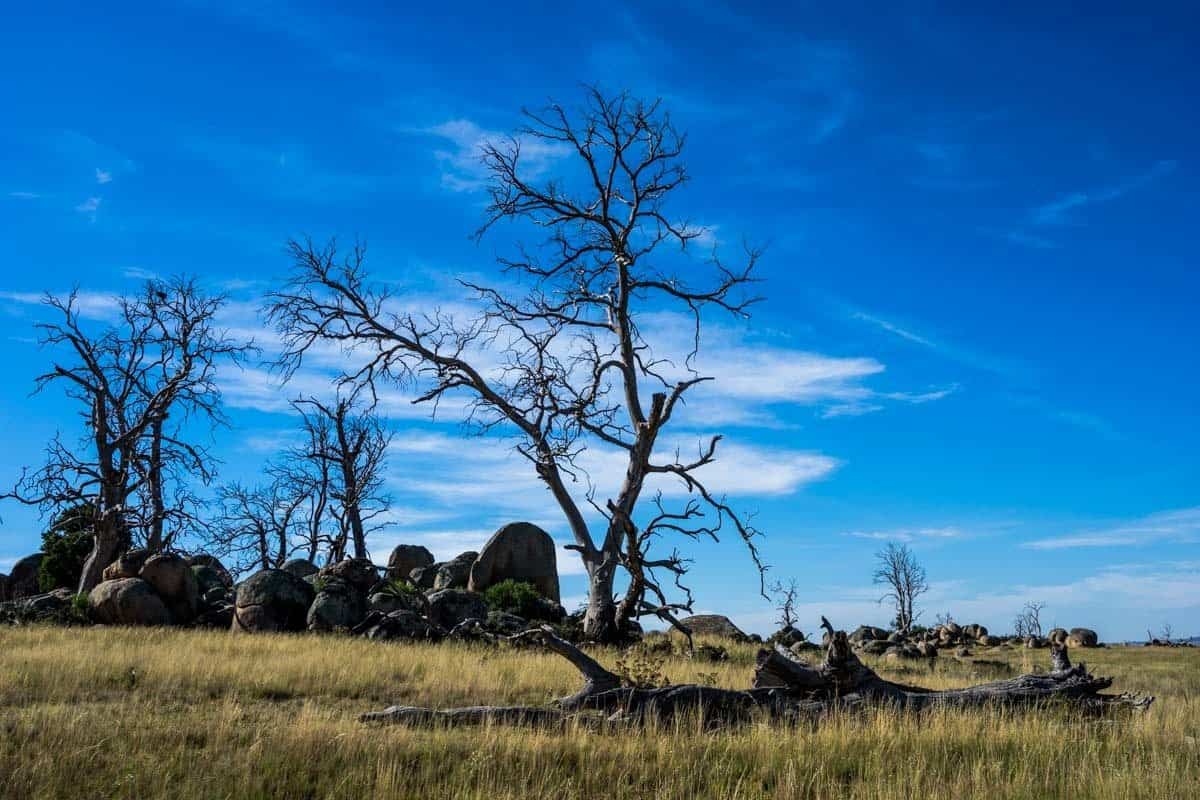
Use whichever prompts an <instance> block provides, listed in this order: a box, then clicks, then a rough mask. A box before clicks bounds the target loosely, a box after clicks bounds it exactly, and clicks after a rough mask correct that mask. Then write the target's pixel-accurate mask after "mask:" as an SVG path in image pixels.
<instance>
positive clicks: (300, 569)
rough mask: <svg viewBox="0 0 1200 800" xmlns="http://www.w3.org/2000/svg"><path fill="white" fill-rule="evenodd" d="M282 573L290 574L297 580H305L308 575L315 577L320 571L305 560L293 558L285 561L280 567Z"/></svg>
mask: <svg viewBox="0 0 1200 800" xmlns="http://www.w3.org/2000/svg"><path fill="white" fill-rule="evenodd" d="M280 569H281V570H283V571H284V572H288V573H291V574H292V575H295V576H296V577H297V578H307V577H308V576H309V575H316V574H317V573H318V572H320V570H318V569H317V565H316V564H314V563H312V562H311V561H309V560H308V559H307V558H293V559H289V560H288V561H285V562H284V563H283V566H281V567H280Z"/></svg>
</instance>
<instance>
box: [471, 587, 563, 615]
mask: <svg viewBox="0 0 1200 800" xmlns="http://www.w3.org/2000/svg"><path fill="white" fill-rule="evenodd" d="M483 600H484V602H486V603H487V605H488V608H490V609H491V610H492V611H506V612H508V613H509V614H516V615H517V616H518V617H521V618H522V619H546V618H547V612H548V610H549V609H548V605H549V604H548V603H547V602H546V599H545V598H544V597H542V596H541V594H539V593H538V590H537V589H535V588H534V587H533V585H532V584H529V583H526V582H525V581H518V580H513V579H512V578H509V579H508V580H504V581H500V582H499V583H497V584H495V585H494V586H489V587H488V588H487V589H485V590H484V592H483Z"/></svg>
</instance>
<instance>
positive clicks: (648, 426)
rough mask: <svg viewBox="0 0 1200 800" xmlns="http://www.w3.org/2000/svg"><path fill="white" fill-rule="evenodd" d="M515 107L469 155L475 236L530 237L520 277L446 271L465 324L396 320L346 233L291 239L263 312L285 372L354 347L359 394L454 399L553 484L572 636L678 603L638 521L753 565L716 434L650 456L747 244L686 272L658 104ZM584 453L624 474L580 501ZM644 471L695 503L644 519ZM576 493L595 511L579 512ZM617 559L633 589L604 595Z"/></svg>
mask: <svg viewBox="0 0 1200 800" xmlns="http://www.w3.org/2000/svg"><path fill="white" fill-rule="evenodd" d="M526 118H527V121H528V124H527V125H526V126H525V127H524V128H522V129H521V130H520V131H519V132H518V134H517V136H516V137H514V138H511V139H509V140H508V141H506V142H496V143H490V144H487V145H485V146H484V147H483V149H482V160H483V164H484V165H485V167H486V168H487V170H488V172H489V174H490V178H491V182H490V203H489V205H488V208H487V212H486V219H485V222H484V224H483V226H482V227H481V229H480V230H479V232H478V233H479V235H480V236H483V235H484V234H485V233H487V232H488V231H489V230H491V229H492V228H494V227H495V226H497V225H499V224H500V223H502V222H514V223H518V224H519V225H521V226H524V227H526V228H528V227H530V226H532V227H533V229H535V230H541V231H543V232H544V233H545V234H546V239H545V240H544V241H542V242H539V243H535V244H529V245H527V246H522V247H519V248H518V250H517V252H516V254H515V255H514V256H512V257H510V258H503V259H501V265H502V266H503V267H504V269H505V270H506V271H507V272H508V274H509V275H510V276H511V277H512V278H513V279H514V280H517V281H519V282H523V283H524V284H525V286H526V289H523V290H520V291H509V290H506V289H505V290H502V289H497V288H493V287H491V286H487V285H482V284H477V283H466V284H464V285H465V286H466V287H467V288H468V289H469V290H471V291H473V292H474V293H475V294H476V296H477V298H478V299H479V301H480V304H481V308H482V310H481V312H480V314H479V316H477V317H476V318H474V319H472V320H469V321H462V320H454V319H452V318H450V317H449V316H447V315H445V314H442V313H438V312H430V313H427V314H418V313H413V312H410V311H406V310H405V309H404V308H403V307H402V306H401V305H399V304H398V303H397V299H396V298H394V297H392V296H391V295H390V294H389V291H388V288H387V286H386V285H376V284H373V283H372V282H371V281H370V280H369V277H368V275H367V273H366V271H365V268H364V257H365V250H364V248H363V247H362V246H361V245H359V246H355V247H354V248H353V249H352V250H350V252H349V253H348V254H339V253H338V252H337V251H336V249H335V247H334V245H333V244H332V243H330V244H329V245H326V246H315V245H313V244H312V243H311V242H307V241H305V242H297V241H294V242H292V243H291V244H290V251H291V256H292V259H293V262H294V272H293V274H292V276H291V279H290V280H289V281H288V283H287V284H286V285H285V286H284V287H283V288H282V289H280V290H279V291H278V292H276V293H274V294H273V295H272V297H271V299H270V303H269V306H268V309H269V316H270V319H271V320H272V321H273V322H274V324H275V325H276V327H277V329H278V331H279V333H280V334H281V336H282V340H283V342H284V351H283V353H282V357H281V363H282V364H283V365H284V367H285V370H286V371H287V372H291V371H294V370H295V369H297V368H298V367H299V366H300V364H301V362H302V361H303V359H304V356H305V354H306V353H307V352H308V351H309V350H310V348H313V347H319V346H327V345H329V344H338V345H341V346H343V347H344V348H345V350H346V352H347V354H348V357H349V358H353V359H355V360H356V367H355V368H354V369H352V370H350V371H348V373H347V374H346V375H345V376H344V381H345V382H346V383H348V384H350V385H353V386H355V387H365V388H367V389H369V390H370V391H372V392H374V391H376V390H377V389H378V388H379V386H380V384H381V383H383V384H388V383H401V384H408V385H416V386H419V387H420V388H419V396H418V402H429V403H431V404H433V405H434V406H435V407H436V404H437V402H438V401H440V400H443V399H448V398H450V397H452V396H458V397H463V398H465V399H466V400H467V403H468V410H467V412H466V414H465V421H466V422H467V423H468V425H469V426H471V427H472V428H473V430H474V431H475V432H476V433H479V434H492V433H495V434H502V435H505V436H509V437H511V438H512V439H513V441H514V442H515V450H516V452H517V453H519V454H520V455H521V456H522V457H524V458H525V459H527V460H528V461H529V463H530V465H531V467H532V469H533V471H534V473H535V474H536V476H537V478H538V479H539V480H541V481H542V482H543V483H544V484H545V485H546V487H547V488H548V489H549V491H550V493H551V495H552V496H553V497H554V499H555V501H556V503H557V504H558V506H559V508H560V509H561V511H562V513H563V516H564V518H565V520H566V523H567V525H568V527H569V529H570V532H571V535H572V538H573V539H574V542H573V544H571V545H570V548H571V549H573V550H575V551H576V552H578V553H579V555H580V557H581V559H582V560H583V565H584V567H585V569H586V571H587V574H588V607H587V614H586V619H585V624H584V627H585V630H586V633H587V635H588V636H589V637H590V638H593V639H596V640H606V641H607V640H613V639H616V638H619V636H620V635H621V632H622V629H623V627H624V623H625V622H627V621H628V620H629V619H631V618H633V617H636V616H640V615H643V614H651V613H661V614H662V615H664V616H669V615H670V613H671V609H672V608H679V607H688V606H690V603H689V602H688V601H687V600H686V599H685V600H684V601H683V602H682V603H680V602H678V601H669V600H668V599H667V594H668V590H669V589H670V588H671V587H670V586H669V585H664V584H663V583H660V581H659V579H658V578H657V577H656V573H657V572H661V573H663V574H664V575H665V576H667V578H668V579H674V580H678V578H679V577H680V576H682V575H683V574H684V572H685V571H686V560H685V559H683V558H680V557H678V556H677V555H673V556H671V557H667V558H654V557H653V556H652V555H650V554H649V553H647V552H646V550H645V548H644V545H648V544H649V542H650V541H651V540H652V539H653V538H654V536H651V537H646V536H645V532H646V531H647V529H648V528H650V527H651V526H652V525H654V524H655V523H654V520H657V523H658V524H657V527H656V528H655V529H654V532H655V534H656V535H657V534H658V533H662V534H668V533H669V534H671V535H673V536H674V537H676V538H678V537H684V538H692V539H696V538H701V537H709V538H714V539H715V538H717V536H718V535H719V534H720V533H721V532H722V531H724V530H727V529H733V530H734V531H735V533H736V535H737V536H738V537H739V538H740V539H741V540H742V541H743V542H745V543H746V545H747V546H748V547H749V550H750V554H751V557H752V558H753V559H754V561H755V563H756V565H757V564H758V555H757V551H756V549H755V540H756V537H757V535H758V531H757V530H755V529H754V527H753V526H752V525H751V524H750V523H749V522H748V521H747V520H746V519H745V518H744V517H741V516H739V515H738V514H737V513H735V511H734V510H733V508H732V507H731V506H730V505H729V504H728V503H727V502H726V500H725V498H723V497H722V496H721V495H720V494H718V493H716V492H714V491H712V490H711V489H710V487H709V486H708V484H707V483H706V482H704V481H703V480H702V479H701V477H700V472H701V471H702V470H703V468H704V467H705V466H707V465H709V464H711V463H713V461H714V460H715V459H716V457H717V448H718V444H719V443H720V440H721V437H720V436H712V437H711V438H708V439H705V440H703V441H700V442H697V447H696V451H695V452H694V453H693V454H692V455H690V456H688V455H683V454H681V453H680V452H678V451H676V452H674V453H673V454H670V453H667V454H664V453H662V452H660V450H661V449H662V448H663V447H664V443H663V442H662V437H663V433H664V431H666V430H668V429H669V426H670V423H671V421H672V419H673V418H674V417H675V415H676V412H677V411H678V409H679V407H680V406H681V405H682V404H683V402H684V399H685V397H686V396H689V392H691V391H692V390H693V389H695V388H696V387H697V386H700V385H702V384H703V383H705V382H706V381H708V380H711V378H710V377H709V376H706V375H704V374H701V373H700V372H699V371H697V369H696V367H695V358H696V356H697V355H698V353H699V348H700V333H701V314H702V312H704V311H706V310H715V311H717V312H725V313H728V314H731V315H733V316H734V317H735V318H738V319H742V318H746V317H747V316H748V309H749V307H750V305H751V304H752V303H753V302H754V300H755V299H756V298H755V297H754V296H753V295H751V294H750V293H749V292H748V289H749V287H750V284H751V282H752V280H753V269H754V266H755V263H756V262H757V260H758V257H759V253H758V251H756V250H754V249H751V248H747V252H746V254H745V258H744V260H742V261H741V263H739V264H737V265H736V266H734V265H731V264H727V263H725V262H723V261H722V260H720V259H719V258H718V256H717V254H716V252H715V251H714V252H713V253H712V255H711V256H710V257H709V258H708V259H707V261H706V262H705V265H704V267H701V265H699V264H697V263H696V262H695V261H694V260H691V259H689V258H688V255H689V253H690V251H691V250H692V249H693V247H694V245H695V244H697V241H696V240H697V239H698V238H700V237H701V236H702V235H703V234H704V231H703V230H702V229H700V228H697V227H695V226H692V225H689V224H687V223H686V222H684V221H682V218H681V217H680V216H678V212H676V211H674V210H672V209H671V208H670V207H669V203H668V201H669V199H670V198H671V196H672V195H673V194H674V193H675V191H676V190H677V189H678V188H679V187H681V186H683V185H684V184H685V182H686V181H687V178H688V176H687V172H686V170H685V167H684V164H683V162H682V155H683V150H684V136H683V135H682V134H680V133H679V132H678V131H677V130H676V129H675V127H674V126H673V125H672V123H671V120H670V117H669V115H668V114H667V113H666V112H665V111H663V110H662V109H661V108H660V105H659V103H658V102H651V103H646V102H641V101H637V100H634V99H632V98H630V97H629V96H627V95H625V94H618V95H615V96H606V95H604V94H602V93H601V92H600V91H598V90H591V91H590V92H589V93H588V95H587V101H586V104H585V107H584V108H583V109H582V110H581V111H580V112H578V113H575V112H571V111H568V110H567V109H565V108H563V107H562V106H559V105H552V106H550V107H549V108H547V109H545V110H543V111H540V112H526ZM522 140H525V141H531V140H532V141H537V142H539V143H540V144H543V145H549V146H551V147H554V148H556V149H559V150H561V151H562V152H564V153H565V154H566V155H567V158H568V159H569V163H568V164H567V168H566V169H564V170H563V174H564V175H566V176H567V177H563V178H562V179H548V180H540V179H537V180H535V179H534V178H533V177H531V176H530V175H529V174H528V173H527V171H526V170H525V168H524V167H525V161H524V160H523V159H522V153H521V144H520V143H521V141H522ZM670 245H674V247H670ZM669 310H674V311H676V312H681V319H680V320H679V322H682V323H684V324H687V325H690V326H691V330H692V332H693V334H694V335H693V337H692V343H691V346H690V347H688V348H685V352H674V353H668V352H665V351H663V350H662V348H656V347H655V346H654V342H652V341H651V339H652V338H653V336H652V334H653V331H652V330H651V327H650V324H649V318H648V317H647V314H650V313H661V312H664V311H669ZM491 364H497V365H498V366H496V367H495V368H492V367H491V366H490V365H491ZM589 448H611V449H612V450H615V451H616V452H618V453H619V454H620V455H621V457H622V459H623V461H624V464H625V470H624V479H623V481H622V483H621V485H620V486H619V487H618V488H616V490H615V491H614V492H613V493H612V494H611V495H610V496H608V497H603V498H598V497H597V496H596V492H597V487H595V486H590V489H589V490H588V491H587V492H586V494H585V496H583V497H580V496H579V495H578V494H576V493H574V492H573V491H572V486H571V485H572V484H573V483H575V482H576V481H579V480H582V481H585V482H586V483H587V484H589V485H590V483H591V482H590V480H589V479H588V476H587V475H586V473H584V472H583V470H582V468H581V466H580V460H579V458H580V456H581V454H582V453H584V452H585V451H586V450H588V449H589ZM662 478H665V479H673V480H678V481H680V482H681V483H682V484H683V486H684V487H685V488H686V490H687V491H688V492H689V493H690V494H691V496H692V499H693V500H694V501H695V502H694V504H691V505H688V506H686V507H685V508H684V509H681V510H678V511H675V512H671V513H672V516H669V517H664V516H663V513H664V512H662V511H661V510H660V511H659V513H658V514H653V513H652V514H646V513H645V512H643V510H642V505H643V504H642V503H641V501H642V499H643V493H644V491H645V490H646V488H647V482H648V481H653V480H655V479H662ZM586 504H590V505H591V507H592V508H593V509H594V510H595V511H596V512H597V517H598V518H599V520H600V522H599V523H598V524H596V523H593V522H589V519H588V517H587V516H586V515H585V508H586ZM647 517H650V518H652V519H648V518H647ZM593 525H595V527H593ZM639 542H640V543H641V544H640V545H639ZM760 566H761V565H760ZM619 570H624V571H626V572H627V573H629V577H630V581H631V584H632V586H633V591H632V592H631V593H626V595H625V597H624V598H623V601H622V602H621V603H620V604H618V602H617V599H616V597H615V593H614V585H615V580H616V576H617V573H618V571H619ZM760 590H761V586H760Z"/></svg>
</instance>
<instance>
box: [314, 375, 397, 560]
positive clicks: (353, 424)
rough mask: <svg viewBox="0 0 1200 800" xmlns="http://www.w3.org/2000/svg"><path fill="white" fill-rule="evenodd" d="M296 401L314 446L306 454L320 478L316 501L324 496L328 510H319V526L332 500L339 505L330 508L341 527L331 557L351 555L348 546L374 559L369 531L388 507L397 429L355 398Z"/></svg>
mask: <svg viewBox="0 0 1200 800" xmlns="http://www.w3.org/2000/svg"><path fill="white" fill-rule="evenodd" d="M292 405H293V407H294V408H295V409H296V410H297V411H299V412H300V414H301V417H302V418H303V420H304V422H303V425H304V430H305V433H306V434H307V444H308V449H307V450H305V451H303V452H302V455H303V457H304V458H305V459H307V460H308V461H309V462H310V463H311V470H310V472H309V475H310V476H311V477H312V478H315V479H317V480H316V481H314V485H313V489H314V491H317V492H319V494H318V495H315V496H314V499H316V498H317V497H320V498H321V499H320V502H321V503H322V512H318V513H316V514H314V521H315V522H316V523H317V526H318V527H319V525H320V523H321V521H322V518H323V516H324V514H323V510H324V509H325V508H326V507H327V506H328V503H327V500H332V501H334V502H335V503H336V508H333V509H330V511H331V513H333V514H334V515H335V517H336V519H337V520H338V522H339V527H340V531H339V533H338V535H337V536H335V537H333V540H332V547H331V551H330V559H331V560H332V561H340V560H341V559H343V558H345V556H346V547H347V545H348V544H351V545H353V548H354V557H355V558H368V557H369V554H368V552H367V534H368V533H370V532H371V531H372V530H374V528H375V527H377V526H374V525H373V521H374V520H375V519H377V518H378V517H379V516H380V515H382V514H383V513H385V512H386V511H387V508H388V498H387V496H386V494H384V492H383V465H384V456H385V455H386V454H387V448H388V445H389V444H390V443H391V440H392V433H391V432H390V431H389V430H388V429H387V428H386V427H385V426H384V424H383V422H382V421H381V420H380V419H379V417H378V416H377V415H376V414H375V413H373V412H372V411H370V410H363V409H361V408H359V407H358V406H357V403H356V401H355V398H354V397H353V396H349V397H342V396H339V397H338V398H337V399H336V400H334V401H333V402H323V401H320V400H317V399H316V398H312V397H307V398H302V399H300V400H297V401H295V402H294V403H293V404H292ZM318 481H319V482H318Z"/></svg>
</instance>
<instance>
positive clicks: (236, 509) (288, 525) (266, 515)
mask: <svg viewBox="0 0 1200 800" xmlns="http://www.w3.org/2000/svg"><path fill="white" fill-rule="evenodd" d="M269 476H270V478H271V480H270V481H269V482H268V483H267V484H265V485H260V486H254V487H248V486H244V485H242V484H240V483H231V484H228V485H226V486H222V487H220V488H219V489H218V490H217V500H218V503H219V504H220V512H219V514H218V516H217V518H216V519H215V520H213V521H212V522H211V524H210V525H209V526H208V529H209V533H208V536H207V538H206V542H205V544H206V545H207V546H209V547H210V548H211V549H212V550H213V552H214V554H215V555H217V556H220V557H221V558H225V559H228V560H229V563H230V566H232V567H233V569H234V571H235V572H241V571H243V570H246V569H250V568H257V569H277V568H279V567H281V566H283V563H284V562H285V561H287V559H288V557H289V556H291V554H292V552H293V550H294V548H295V539H296V538H297V537H296V535H297V531H298V529H299V527H300V526H302V525H303V520H302V518H301V517H302V513H301V511H302V508H303V506H304V504H305V502H306V497H307V495H306V493H305V492H304V491H303V488H304V487H302V486H297V485H296V484H295V483H293V482H292V481H291V480H290V479H289V476H288V474H287V473H286V472H284V471H281V470H278V469H272V470H270V471H269Z"/></svg>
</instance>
